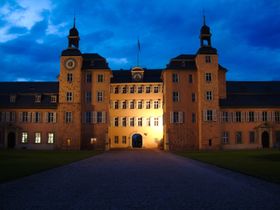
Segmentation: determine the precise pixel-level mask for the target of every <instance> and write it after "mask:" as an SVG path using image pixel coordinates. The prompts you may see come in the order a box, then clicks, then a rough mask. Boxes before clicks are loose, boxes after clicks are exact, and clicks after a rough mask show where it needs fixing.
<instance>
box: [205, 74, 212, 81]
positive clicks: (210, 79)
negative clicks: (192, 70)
mask: <svg viewBox="0 0 280 210" xmlns="http://www.w3.org/2000/svg"><path fill="white" fill-rule="evenodd" d="M205 81H206V82H211V81H212V74H211V73H205Z"/></svg>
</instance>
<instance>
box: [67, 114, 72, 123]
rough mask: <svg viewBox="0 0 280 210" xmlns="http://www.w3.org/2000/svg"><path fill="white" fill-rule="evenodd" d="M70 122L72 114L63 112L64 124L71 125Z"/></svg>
mask: <svg viewBox="0 0 280 210" xmlns="http://www.w3.org/2000/svg"><path fill="white" fill-rule="evenodd" d="M72 120H73V119H72V112H65V123H71V122H72Z"/></svg>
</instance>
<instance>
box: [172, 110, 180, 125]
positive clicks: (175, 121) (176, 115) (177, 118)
mask: <svg viewBox="0 0 280 210" xmlns="http://www.w3.org/2000/svg"><path fill="white" fill-rule="evenodd" d="M173 123H179V112H173Z"/></svg>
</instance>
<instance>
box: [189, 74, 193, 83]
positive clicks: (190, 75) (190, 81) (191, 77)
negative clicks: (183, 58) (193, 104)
mask: <svg viewBox="0 0 280 210" xmlns="http://www.w3.org/2000/svg"><path fill="white" fill-rule="evenodd" d="M189 83H190V84H192V83H193V76H192V74H189Z"/></svg>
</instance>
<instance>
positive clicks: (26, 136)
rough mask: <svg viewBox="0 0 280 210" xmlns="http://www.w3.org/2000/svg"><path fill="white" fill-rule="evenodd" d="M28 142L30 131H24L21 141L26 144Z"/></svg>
mask: <svg viewBox="0 0 280 210" xmlns="http://www.w3.org/2000/svg"><path fill="white" fill-rule="evenodd" d="M27 142H28V133H27V132H22V134H21V143H23V144H26V143H27Z"/></svg>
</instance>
